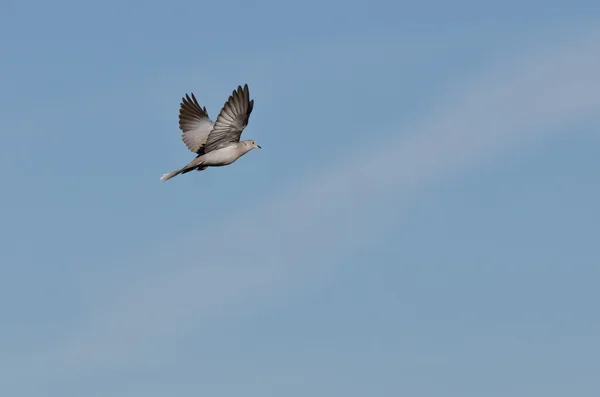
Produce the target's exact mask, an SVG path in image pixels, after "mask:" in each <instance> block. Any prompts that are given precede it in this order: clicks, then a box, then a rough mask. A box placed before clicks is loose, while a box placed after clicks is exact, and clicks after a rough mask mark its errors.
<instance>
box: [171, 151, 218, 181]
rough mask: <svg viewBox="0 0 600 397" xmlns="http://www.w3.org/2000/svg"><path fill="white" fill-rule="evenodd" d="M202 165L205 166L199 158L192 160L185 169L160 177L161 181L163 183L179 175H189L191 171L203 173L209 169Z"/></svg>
mask: <svg viewBox="0 0 600 397" xmlns="http://www.w3.org/2000/svg"><path fill="white" fill-rule="evenodd" d="M202 164H203V161H202V160H199V158H198V157H197V158H195V159H194V160H192V161H191V162H190V163H189V164H188V165H186V166H185V167H183V168H181V169H179V170H176V171H172V172H169V173H167V174H163V176H161V177H160V180H161V181H168V180H169V179H171V178H173V177H176V176H177V175H179V174H186V173H188V172H190V171H193V170H198V171H203V170H205V169H206V168H207V167H206V166H203V165H202Z"/></svg>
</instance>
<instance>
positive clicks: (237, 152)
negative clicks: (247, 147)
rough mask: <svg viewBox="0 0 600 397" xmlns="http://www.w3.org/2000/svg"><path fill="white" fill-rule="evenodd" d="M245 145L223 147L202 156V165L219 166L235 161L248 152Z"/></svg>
mask: <svg viewBox="0 0 600 397" xmlns="http://www.w3.org/2000/svg"><path fill="white" fill-rule="evenodd" d="M243 149H244V147H240V146H238V145H231V146H227V147H224V148H221V149H217V150H214V151H212V152H209V153H206V154H205V155H204V156H202V165H205V166H209V167H219V166H223V165H228V164H231V163H233V162H234V161H235V160H237V159H239V158H240V157H242V156H243V155H244V154H246V151H244V150H243Z"/></svg>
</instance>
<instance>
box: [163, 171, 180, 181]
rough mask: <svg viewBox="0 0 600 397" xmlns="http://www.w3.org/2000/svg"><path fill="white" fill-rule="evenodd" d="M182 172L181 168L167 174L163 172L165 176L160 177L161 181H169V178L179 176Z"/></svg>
mask: <svg viewBox="0 0 600 397" xmlns="http://www.w3.org/2000/svg"><path fill="white" fill-rule="evenodd" d="M179 174H181V170H177V171H173V172H169V173H167V174H163V176H161V177H160V180H161V181H168V180H169V179H171V178H173V177H175V176H177V175H179Z"/></svg>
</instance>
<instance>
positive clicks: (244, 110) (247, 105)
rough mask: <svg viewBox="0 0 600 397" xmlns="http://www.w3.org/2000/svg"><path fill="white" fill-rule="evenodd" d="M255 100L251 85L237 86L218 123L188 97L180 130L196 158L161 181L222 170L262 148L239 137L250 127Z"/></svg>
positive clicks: (185, 99) (163, 177)
mask: <svg viewBox="0 0 600 397" xmlns="http://www.w3.org/2000/svg"><path fill="white" fill-rule="evenodd" d="M253 106H254V100H250V93H249V91H248V85H244V88H243V89H242V87H241V86H238V89H237V91H233V93H232V94H231V96H230V97H229V99H228V100H227V102H225V105H224V106H223V109H221V112H220V113H219V116H218V117H217V120H216V121H215V122H213V121H212V120H210V118H209V117H208V114H207V112H206V107H205V108H204V109H203V108H201V107H200V105H199V104H198V101H197V100H196V97H195V96H194V94H192V98H191V99H190V97H189V96H188V95H187V94H186V97H185V98H183V101H182V102H181V107H180V111H179V128H180V129H181V130H182V132H183V133H182V135H181V137H182V140H183V142H184V143H185V145H186V146H187V147H188V149H189V150H190V151H192V152H194V153H196V154H197V157H196V158H195V159H194V160H192V161H190V162H189V163H188V164H187V165H186V166H184V167H183V168H181V169H179V170H176V171H173V172H169V173H167V174H164V175H163V176H162V177H161V178H160V179H161V180H163V181H166V180H169V179H171V178H173V177H175V176H177V175H179V174H185V173H187V172H190V171H193V170H198V171H202V170H205V169H206V168H208V167H222V166H225V165H229V164H231V163H233V162H235V161H236V160H237V159H239V158H240V157H242V156H243V155H244V154H246V153H248V152H249V151H250V150H252V149H255V148H259V149H260V146H259V145H257V144H256V142H255V141H254V140H251V139H247V140H244V141H240V136H241V135H242V132H243V131H244V128H246V125H247V124H248V118H249V117H250V113H251V112H252V108H253Z"/></svg>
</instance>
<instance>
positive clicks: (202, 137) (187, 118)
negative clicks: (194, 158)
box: [179, 93, 214, 154]
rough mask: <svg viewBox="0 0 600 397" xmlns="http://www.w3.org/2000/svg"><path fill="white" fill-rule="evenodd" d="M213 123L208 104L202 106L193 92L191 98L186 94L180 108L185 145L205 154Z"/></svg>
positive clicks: (180, 127) (182, 135)
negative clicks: (205, 145)
mask: <svg viewBox="0 0 600 397" xmlns="http://www.w3.org/2000/svg"><path fill="white" fill-rule="evenodd" d="M213 125H214V123H213V122H212V120H211V119H210V118H209V117H208V113H207V112H206V106H205V107H204V109H203V108H201V107H200V104H198V101H197V100H196V97H195V96H194V94H193V93H192V97H191V98H190V97H189V96H188V94H185V97H184V98H182V100H181V106H180V108H179V129H181V131H182V132H183V133H182V134H181V139H182V140H183V143H185V146H187V148H188V149H190V151H192V152H194V153H197V154H204V144H205V143H206V139H207V138H208V134H210V131H211V130H212V129H213Z"/></svg>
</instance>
